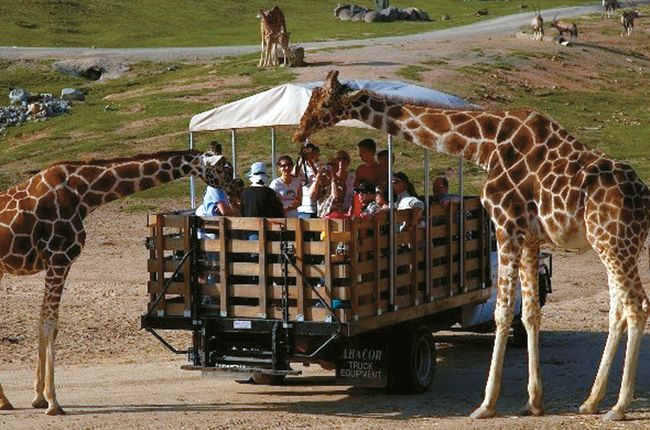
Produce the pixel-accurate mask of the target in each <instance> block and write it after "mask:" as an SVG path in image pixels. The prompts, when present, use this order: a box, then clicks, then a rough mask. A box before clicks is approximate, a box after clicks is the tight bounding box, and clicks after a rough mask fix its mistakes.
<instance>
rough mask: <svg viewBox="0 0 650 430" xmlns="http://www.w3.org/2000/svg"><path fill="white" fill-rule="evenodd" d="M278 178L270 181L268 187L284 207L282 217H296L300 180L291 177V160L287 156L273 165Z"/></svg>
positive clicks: (300, 194)
mask: <svg viewBox="0 0 650 430" xmlns="http://www.w3.org/2000/svg"><path fill="white" fill-rule="evenodd" d="M275 164H276V166H277V167H278V173H279V176H278V177H277V178H275V179H274V180H272V181H271V184H270V185H269V187H270V188H271V189H272V190H273V191H275V193H276V194H277V195H278V197H279V198H280V200H281V201H282V206H283V207H284V216H286V217H287V218H296V217H298V210H297V209H298V206H300V203H301V202H302V186H301V185H302V184H301V182H300V179H298V178H296V177H295V176H293V174H292V171H293V160H292V159H291V157H289V156H288V155H283V156H282V157H280V158H278V161H277V162H276V163H275Z"/></svg>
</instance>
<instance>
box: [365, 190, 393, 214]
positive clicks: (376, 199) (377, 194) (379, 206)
mask: <svg viewBox="0 0 650 430" xmlns="http://www.w3.org/2000/svg"><path fill="white" fill-rule="evenodd" d="M373 191H374V192H373V193H372V194H370V196H371V198H372V200H371V201H370V202H369V203H368V205H367V206H366V207H365V209H364V210H363V212H362V213H361V216H362V217H363V216H372V215H376V214H378V213H379V212H384V211H387V210H388V209H390V206H388V188H386V187H385V186H383V185H377V186H376V187H375V189H374V190H373Z"/></svg>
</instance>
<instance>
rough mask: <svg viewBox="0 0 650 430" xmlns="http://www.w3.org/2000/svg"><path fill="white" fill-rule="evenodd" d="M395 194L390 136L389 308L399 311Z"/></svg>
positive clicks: (391, 140)
mask: <svg viewBox="0 0 650 430" xmlns="http://www.w3.org/2000/svg"><path fill="white" fill-rule="evenodd" d="M394 194H395V193H394V192H393V136H391V135H390V134H389V135H388V206H389V208H390V210H389V212H388V221H389V222H390V229H389V232H388V234H389V242H388V243H389V252H388V276H389V278H388V308H389V310H397V307H396V306H395V272H396V268H395V196H394Z"/></svg>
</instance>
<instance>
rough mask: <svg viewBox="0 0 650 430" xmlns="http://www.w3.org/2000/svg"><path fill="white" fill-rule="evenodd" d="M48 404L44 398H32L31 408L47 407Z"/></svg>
mask: <svg viewBox="0 0 650 430" xmlns="http://www.w3.org/2000/svg"><path fill="white" fill-rule="evenodd" d="M47 407H48V404H47V400H45V399H34V401H33V402H32V408H34V409H47Z"/></svg>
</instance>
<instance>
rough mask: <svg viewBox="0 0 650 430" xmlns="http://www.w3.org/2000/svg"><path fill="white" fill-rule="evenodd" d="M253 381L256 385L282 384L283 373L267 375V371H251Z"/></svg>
mask: <svg viewBox="0 0 650 430" xmlns="http://www.w3.org/2000/svg"><path fill="white" fill-rule="evenodd" d="M251 378H252V379H253V383H254V384H257V385H282V384H284V379H285V375H269V374H267V373H261V372H253V373H251Z"/></svg>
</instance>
